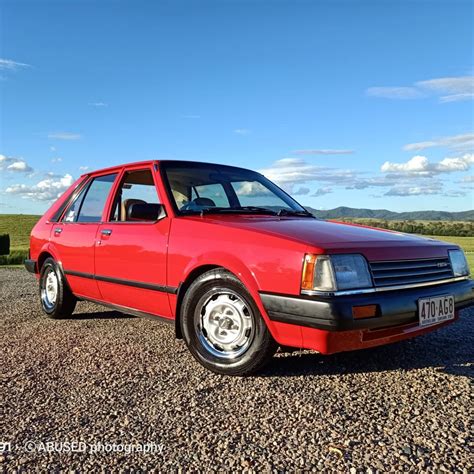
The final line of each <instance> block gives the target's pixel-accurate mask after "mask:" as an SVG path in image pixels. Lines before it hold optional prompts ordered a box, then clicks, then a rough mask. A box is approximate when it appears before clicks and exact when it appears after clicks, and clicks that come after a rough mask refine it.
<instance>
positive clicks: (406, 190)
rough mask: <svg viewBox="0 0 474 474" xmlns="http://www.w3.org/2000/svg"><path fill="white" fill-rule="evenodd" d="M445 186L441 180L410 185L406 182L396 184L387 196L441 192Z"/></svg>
mask: <svg viewBox="0 0 474 474" xmlns="http://www.w3.org/2000/svg"><path fill="white" fill-rule="evenodd" d="M442 189H443V186H442V184H441V183H439V182H435V183H432V184H428V185H425V186H408V185H405V184H401V185H397V186H394V187H393V188H391V189H389V190H388V191H387V192H386V193H385V196H422V195H432V194H440V193H441V191H442Z"/></svg>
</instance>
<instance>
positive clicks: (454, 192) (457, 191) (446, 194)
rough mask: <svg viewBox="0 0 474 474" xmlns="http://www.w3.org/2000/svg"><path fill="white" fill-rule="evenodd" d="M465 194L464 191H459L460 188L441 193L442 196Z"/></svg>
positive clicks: (461, 195)
mask: <svg viewBox="0 0 474 474" xmlns="http://www.w3.org/2000/svg"><path fill="white" fill-rule="evenodd" d="M466 195H467V192H466V191H461V190H449V191H446V192H445V193H443V196H446V197H464V196H466Z"/></svg>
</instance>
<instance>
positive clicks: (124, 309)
mask: <svg viewBox="0 0 474 474" xmlns="http://www.w3.org/2000/svg"><path fill="white" fill-rule="evenodd" d="M79 299H81V300H84V301H90V302H91V303H95V304H99V305H101V306H105V307H106V308H110V309H114V310H116V311H120V312H121V313H125V314H131V315H132V316H136V317H138V318H146V319H150V320H152V321H156V322H165V323H168V324H174V319H170V318H165V317H164V316H158V315H157V314H151V313H145V312H144V311H139V310H138V309H133V308H129V307H127V306H121V305H119V304H113V303H105V302H103V301H100V300H95V299H93V298H86V297H84V296H81V297H80V298H79Z"/></svg>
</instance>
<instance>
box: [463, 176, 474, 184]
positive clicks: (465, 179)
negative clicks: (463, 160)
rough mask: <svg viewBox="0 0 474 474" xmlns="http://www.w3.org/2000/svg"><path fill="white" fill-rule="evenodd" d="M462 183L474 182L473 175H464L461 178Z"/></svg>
mask: <svg viewBox="0 0 474 474" xmlns="http://www.w3.org/2000/svg"><path fill="white" fill-rule="evenodd" d="M461 182H462V183H474V176H473V175H471V176H464V178H463V179H461Z"/></svg>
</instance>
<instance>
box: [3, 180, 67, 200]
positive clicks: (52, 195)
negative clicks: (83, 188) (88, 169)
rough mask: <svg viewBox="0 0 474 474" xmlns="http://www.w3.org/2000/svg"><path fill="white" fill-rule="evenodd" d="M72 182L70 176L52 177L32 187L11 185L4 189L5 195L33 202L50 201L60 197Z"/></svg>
mask: <svg viewBox="0 0 474 474" xmlns="http://www.w3.org/2000/svg"><path fill="white" fill-rule="evenodd" d="M73 181H74V179H73V177H72V176H71V175H70V174H65V175H64V176H62V177H59V178H58V177H56V176H54V175H53V176H50V177H47V178H46V179H43V180H42V181H40V182H39V183H37V184H35V185H33V186H28V185H26V184H13V185H12V186H9V187H8V188H6V190H5V193H6V194H12V195H17V196H21V197H22V198H25V199H32V200H34V201H52V200H54V199H57V198H58V197H59V196H61V194H62V193H63V192H64V191H66V190H67V189H68V188H69V187H70V186H71V185H72V183H73Z"/></svg>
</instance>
